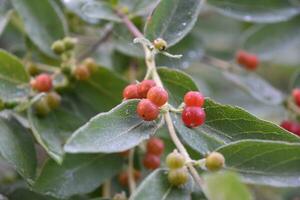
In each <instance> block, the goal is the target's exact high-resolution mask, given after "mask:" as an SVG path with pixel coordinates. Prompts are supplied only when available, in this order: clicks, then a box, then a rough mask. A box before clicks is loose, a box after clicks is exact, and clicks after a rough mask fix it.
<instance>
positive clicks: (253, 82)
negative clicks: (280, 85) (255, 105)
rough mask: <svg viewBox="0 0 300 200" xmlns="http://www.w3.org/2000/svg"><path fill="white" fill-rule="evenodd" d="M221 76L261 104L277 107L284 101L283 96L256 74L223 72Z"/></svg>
mask: <svg viewBox="0 0 300 200" xmlns="http://www.w3.org/2000/svg"><path fill="white" fill-rule="evenodd" d="M223 75H224V77H225V78H226V79H228V80H230V81H232V82H233V83H235V84H236V85H237V86H239V87H240V88H241V89H244V90H245V91H247V92H248V93H249V94H250V95H251V96H252V97H254V98H255V99H257V100H259V101H261V102H263V103H266V104H273V105H278V104H280V103H282V102H283V100H284V96H283V94H282V93H281V92H280V91H279V90H278V89H276V88H274V87H273V86H272V85H270V83H268V82H267V81H265V80H264V79H262V78H261V77H259V76H258V75H256V74H253V73H231V72H225V73H223Z"/></svg>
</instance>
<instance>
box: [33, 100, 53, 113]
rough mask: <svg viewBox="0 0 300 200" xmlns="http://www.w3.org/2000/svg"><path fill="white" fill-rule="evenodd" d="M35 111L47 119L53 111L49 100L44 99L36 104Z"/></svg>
mask: <svg viewBox="0 0 300 200" xmlns="http://www.w3.org/2000/svg"><path fill="white" fill-rule="evenodd" d="M34 109H35V112H36V114H37V115H38V116H39V117H45V116H46V115H48V113H49V112H50V111H51V109H50V107H49V105H48V101H47V98H45V97H42V98H41V99H40V100H38V101H37V102H36V103H35V104H34Z"/></svg>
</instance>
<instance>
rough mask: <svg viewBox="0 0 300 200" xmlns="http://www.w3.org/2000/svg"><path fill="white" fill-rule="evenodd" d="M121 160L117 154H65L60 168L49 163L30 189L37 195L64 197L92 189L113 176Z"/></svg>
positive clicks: (120, 164) (119, 168) (119, 166)
mask: <svg viewBox="0 0 300 200" xmlns="http://www.w3.org/2000/svg"><path fill="white" fill-rule="evenodd" d="M122 162H123V160H122V159H120V157H119V156H117V155H99V154H98V155H97V154H84V155H67V156H66V159H65V160H64V162H63V163H62V165H58V164H57V163H55V162H54V161H52V160H49V161H48V162H47V163H46V165H45V166H44V168H43V170H42V172H41V175H40V176H39V177H38V179H37V180H36V182H35V184H34V186H33V189H34V190H35V191H37V192H39V193H43V194H46V195H50V196H54V197H57V198H67V197H70V196H73V195H75V194H85V193H89V192H91V191H93V190H95V189H96V188H97V187H99V186H100V185H101V184H102V183H103V182H104V181H105V180H106V179H109V178H111V177H112V176H114V175H116V174H117V173H118V172H119V171H120V170H121V168H122Z"/></svg>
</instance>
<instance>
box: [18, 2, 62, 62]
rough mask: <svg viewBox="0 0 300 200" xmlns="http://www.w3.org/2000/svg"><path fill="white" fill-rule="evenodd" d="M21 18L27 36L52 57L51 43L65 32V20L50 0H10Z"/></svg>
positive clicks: (60, 37)
mask: <svg viewBox="0 0 300 200" xmlns="http://www.w3.org/2000/svg"><path fill="white" fill-rule="evenodd" d="M12 4H13V6H14V7H15V9H16V10H17V12H18V14H19V15H20V17H21V18H22V20H23V23H24V25H25V30H26V32H27V35H28V37H29V38H30V39H31V40H32V41H33V43H34V44H35V45H36V46H37V47H39V49H40V50H42V52H43V53H45V54H47V55H49V56H52V57H54V54H53V52H52V50H51V45H52V43H53V42H54V41H56V40H58V39H62V38H63V37H64V36H65V35H66V32H67V28H66V27H67V25H66V20H65V19H64V16H63V13H62V11H61V10H60V8H59V7H58V6H57V5H56V4H55V2H54V1H52V0H43V1H40V0H22V1H20V0H12Z"/></svg>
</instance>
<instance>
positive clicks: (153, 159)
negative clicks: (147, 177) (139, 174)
mask: <svg viewBox="0 0 300 200" xmlns="http://www.w3.org/2000/svg"><path fill="white" fill-rule="evenodd" d="M146 148H147V149H146V151H147V152H146V155H145V157H144V159H143V165H144V167H145V168H146V169H150V170H154V169H157V168H158V167H159V166H160V156H161V155H162V153H163V152H164V148H165V145H164V142H163V141H162V140H161V139H159V138H156V137H153V138H150V139H149V140H148V142H147V147H146Z"/></svg>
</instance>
